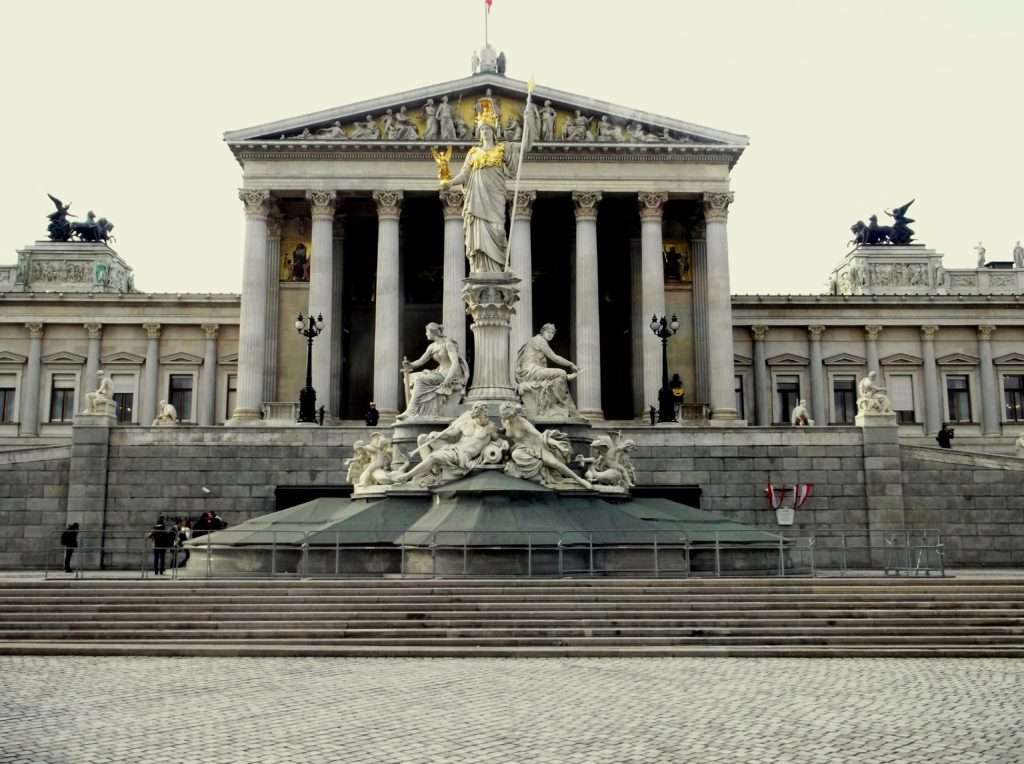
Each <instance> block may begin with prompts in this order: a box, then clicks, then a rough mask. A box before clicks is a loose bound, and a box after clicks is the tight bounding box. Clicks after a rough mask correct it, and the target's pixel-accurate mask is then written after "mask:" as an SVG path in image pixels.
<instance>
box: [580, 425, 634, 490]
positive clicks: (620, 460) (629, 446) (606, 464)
mask: <svg viewBox="0 0 1024 764" xmlns="http://www.w3.org/2000/svg"><path fill="white" fill-rule="evenodd" d="M635 445H636V442H635V441H633V440H630V439H628V438H623V437H622V433H621V432H616V433H608V434H606V435H599V436H598V437H597V438H595V439H594V440H592V441H591V442H590V458H584V457H583V456H577V457H576V462H577V464H584V465H587V464H589V465H590V466H589V467H588V468H587V471H586V473H585V474H584V477H585V478H586V479H587V480H589V481H590V482H591V483H592V484H595V485H611V486H617V487H619V488H627V489H628V488H632V487H633V486H634V485H636V468H635V467H634V466H633V460H632V458H631V457H630V455H629V452H630V451H632V450H633V447H634V446H635Z"/></svg>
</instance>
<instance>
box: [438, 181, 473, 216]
mask: <svg viewBox="0 0 1024 764" xmlns="http://www.w3.org/2000/svg"><path fill="white" fill-rule="evenodd" d="M437 195H438V196H439V197H440V199H441V206H442V209H443V211H444V218H445V220H453V219H455V218H461V217H462V205H463V204H464V203H465V201H466V195H465V194H464V193H462V189H461V188H445V189H442V190H441V191H438V192H437Z"/></svg>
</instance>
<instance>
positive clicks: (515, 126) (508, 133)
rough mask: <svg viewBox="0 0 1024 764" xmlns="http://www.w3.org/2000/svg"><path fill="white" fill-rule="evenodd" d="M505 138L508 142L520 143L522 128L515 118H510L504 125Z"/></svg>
mask: <svg viewBox="0 0 1024 764" xmlns="http://www.w3.org/2000/svg"><path fill="white" fill-rule="evenodd" d="M505 137H506V138H508V139H509V140H510V141H521V140H522V139H523V126H522V125H520V124H519V120H518V119H516V118H515V117H510V118H509V120H508V124H507V125H505Z"/></svg>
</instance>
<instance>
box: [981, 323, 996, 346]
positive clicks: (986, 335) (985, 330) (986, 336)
mask: <svg viewBox="0 0 1024 764" xmlns="http://www.w3.org/2000/svg"><path fill="white" fill-rule="evenodd" d="M995 330H996V328H995V327H994V326H993V325H992V324H981V325H980V326H978V339H979V340H981V341H983V342H988V341H989V340H991V339H992V332H994V331H995Z"/></svg>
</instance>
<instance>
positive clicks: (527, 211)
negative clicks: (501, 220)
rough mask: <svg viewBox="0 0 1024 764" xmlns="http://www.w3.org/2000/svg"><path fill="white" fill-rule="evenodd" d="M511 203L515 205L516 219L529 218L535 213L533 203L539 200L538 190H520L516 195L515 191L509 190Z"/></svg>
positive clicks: (508, 195)
mask: <svg viewBox="0 0 1024 764" xmlns="http://www.w3.org/2000/svg"><path fill="white" fill-rule="evenodd" d="M506 195H507V197H508V200H509V203H511V204H513V205H515V208H516V220H529V219H530V216H532V215H533V203H534V202H535V201H536V200H537V192H536V191H520V192H519V195H518V196H516V192H515V191H508V192H507V194H506Z"/></svg>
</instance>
